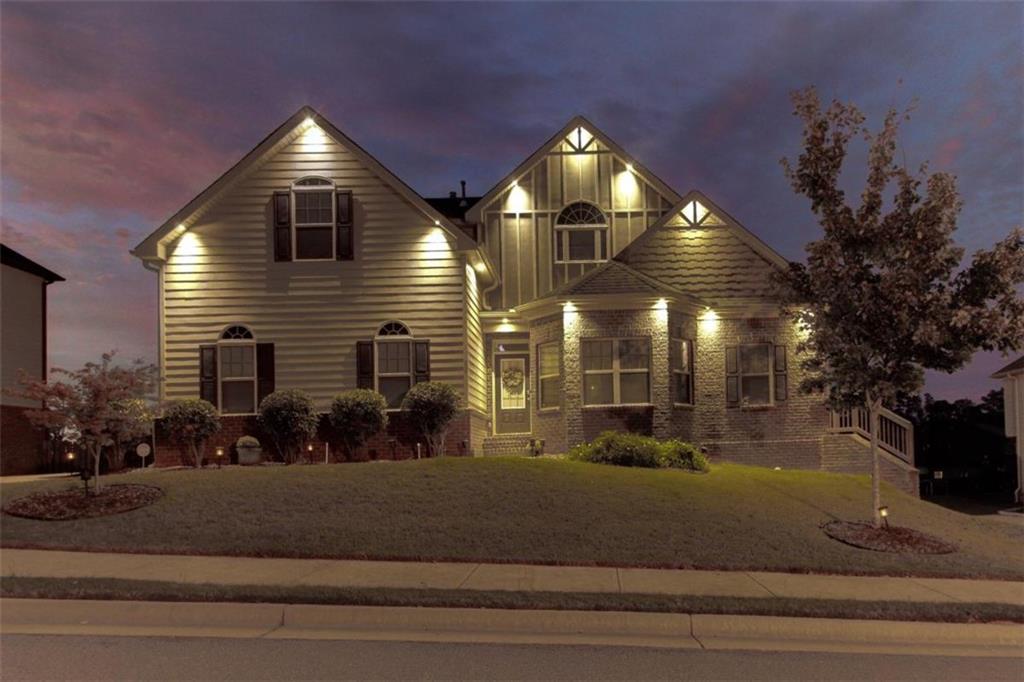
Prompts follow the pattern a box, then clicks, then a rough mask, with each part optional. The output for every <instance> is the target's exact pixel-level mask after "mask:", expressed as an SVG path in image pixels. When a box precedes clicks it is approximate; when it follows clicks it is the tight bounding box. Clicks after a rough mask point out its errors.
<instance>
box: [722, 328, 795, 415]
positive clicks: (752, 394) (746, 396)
mask: <svg viewBox="0 0 1024 682" xmlns="http://www.w3.org/2000/svg"><path fill="white" fill-rule="evenodd" d="M725 374H726V379H725V400H726V403H727V404H729V405H742V406H744V407H747V406H757V405H771V404H772V403H773V402H780V401H783V400H785V399H786V392H787V385H786V384H787V381H786V347H785V346H773V345H772V344H770V343H750V344H745V345H742V346H730V347H728V348H726V349H725Z"/></svg>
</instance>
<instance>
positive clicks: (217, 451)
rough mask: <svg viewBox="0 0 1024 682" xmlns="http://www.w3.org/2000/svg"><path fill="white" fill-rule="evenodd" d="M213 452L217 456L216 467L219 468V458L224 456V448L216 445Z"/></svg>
mask: <svg viewBox="0 0 1024 682" xmlns="http://www.w3.org/2000/svg"><path fill="white" fill-rule="evenodd" d="M213 454H214V456H216V458H217V468H218V469H220V462H221V459H223V457H224V448H223V447H222V446H218V447H217V448H216V449H214V451H213Z"/></svg>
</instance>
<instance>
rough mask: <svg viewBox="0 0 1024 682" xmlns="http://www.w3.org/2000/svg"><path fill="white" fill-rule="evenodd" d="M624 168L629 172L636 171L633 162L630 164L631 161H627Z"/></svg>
mask: <svg viewBox="0 0 1024 682" xmlns="http://www.w3.org/2000/svg"><path fill="white" fill-rule="evenodd" d="M626 170H628V171H629V172H630V173H635V172H636V171H635V170H634V169H633V164H631V163H627V164H626Z"/></svg>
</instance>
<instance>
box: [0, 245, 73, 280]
mask: <svg viewBox="0 0 1024 682" xmlns="http://www.w3.org/2000/svg"><path fill="white" fill-rule="evenodd" d="M0 263H2V264H4V265H7V266H9V267H12V268H15V269H16V270H21V271H22V272H27V273H28V274H30V275H35V276H36V277H38V278H40V279H41V280H43V281H44V282H46V283H47V284H53V283H54V282H64V281H66V280H65V279H64V278H63V277H61V276H60V275H58V274H57V273H56V272H54V271H53V270H50V269H48V268H44V267H43V266H42V265H40V264H39V263H37V262H35V261H34V260H32V259H31V258H29V257H28V256H23V255H22V254H20V253H18V252H17V251H15V250H14V249H12V248H11V247H9V246H7V244H0Z"/></svg>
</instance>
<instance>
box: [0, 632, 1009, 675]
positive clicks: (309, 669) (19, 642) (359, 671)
mask: <svg viewBox="0 0 1024 682" xmlns="http://www.w3.org/2000/svg"><path fill="white" fill-rule="evenodd" d="M0 678H2V679H3V680H4V681H5V682H11V681H13V680H87V679H102V680H136V679H138V680H293V679H310V680H325V679H335V680H342V679H344V680H349V679H352V680H370V679H392V680H484V679H503V680H507V679H534V680H537V679H544V680H549V679H556V680H657V679H671V680H709V679H711V680H858V679H871V680H883V679H886V680H1021V679H1024V658H1022V659H1010V658H947V657H930V656H883V655H859V654H831V653H821V654H819V653H755V652H721V651H684V650H661V649H641V648H623V647H583V646H579V647H577V646H524V645H491V644H424V643H411V642H410V643H407V642H359V641H308V640H303V641H288V640H260V639H207V638H158V637H92V636H89V637H85V636H36V635H7V636H4V637H3V638H2V639H0Z"/></svg>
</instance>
